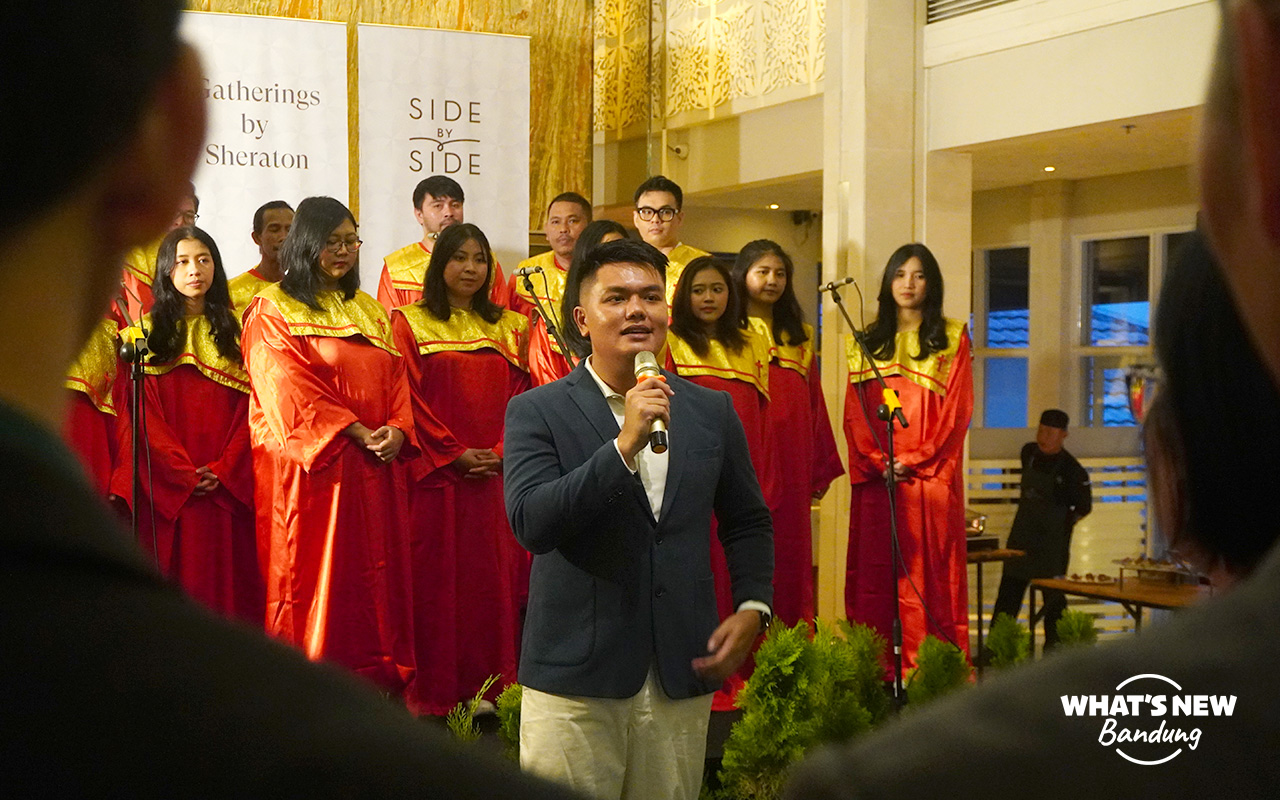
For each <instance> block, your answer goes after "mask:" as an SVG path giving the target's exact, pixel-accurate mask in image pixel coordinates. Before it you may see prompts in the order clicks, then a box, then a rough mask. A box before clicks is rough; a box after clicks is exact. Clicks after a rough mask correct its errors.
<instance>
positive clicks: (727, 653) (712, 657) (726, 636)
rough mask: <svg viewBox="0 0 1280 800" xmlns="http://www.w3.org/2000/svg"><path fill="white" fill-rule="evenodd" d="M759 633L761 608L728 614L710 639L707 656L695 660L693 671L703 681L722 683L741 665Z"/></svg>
mask: <svg viewBox="0 0 1280 800" xmlns="http://www.w3.org/2000/svg"><path fill="white" fill-rule="evenodd" d="M758 635H760V612H759V611H753V610H751V609H744V610H742V611H739V612H738V613H736V614H734V615H733V616H731V617H728V618H727V619H725V621H724V622H721V623H720V626H719V627H718V628H716V629H715V631H714V632H712V634H711V638H710V639H708V640H707V653H708V655H705V656H702V657H700V658H695V659H694V660H693V671H694V672H696V673H698V675H699V677H701V678H702V679H703V680H706V681H710V682H712V683H720V682H721V681H723V680H724V679H725V678H728V677H729V676H730V675H732V674H733V672H734V670H736V669H737V668H738V667H740V666H742V662H743V661H745V660H746V659H747V653H749V652H750V651H751V644H752V643H753V642H754V641H755V640H756V637H757V636H758Z"/></svg>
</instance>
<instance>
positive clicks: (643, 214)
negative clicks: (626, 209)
mask: <svg viewBox="0 0 1280 800" xmlns="http://www.w3.org/2000/svg"><path fill="white" fill-rule="evenodd" d="M636 213H637V214H639V215H640V219H642V220H644V221H645V222H651V221H652V220H653V218H654V217H657V218H658V219H659V220H661V221H662V222H670V221H671V220H673V219H675V218H676V214H679V213H680V209H678V208H672V207H671V206H663V207H662V208H651V207H649V206H640V207H639V208H637V209H636Z"/></svg>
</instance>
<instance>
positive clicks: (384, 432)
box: [365, 425, 404, 464]
mask: <svg viewBox="0 0 1280 800" xmlns="http://www.w3.org/2000/svg"><path fill="white" fill-rule="evenodd" d="M365 446H366V447H368V448H369V451H370V452H372V453H373V454H374V455H375V456H377V457H378V459H379V460H380V461H382V463H384V464H390V463H391V462H392V461H395V460H396V456H398V455H400V448H401V447H403V446H404V431H402V430H400V429H399V428H394V427H392V426H390V425H383V426H382V427H381V428H378V429H377V430H376V431H374V432H373V433H371V434H369V443H368V444H366V445H365Z"/></svg>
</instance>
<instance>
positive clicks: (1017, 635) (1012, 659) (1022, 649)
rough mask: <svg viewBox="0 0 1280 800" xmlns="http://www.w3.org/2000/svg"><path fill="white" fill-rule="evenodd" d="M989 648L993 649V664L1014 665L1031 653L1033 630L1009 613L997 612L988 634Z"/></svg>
mask: <svg viewBox="0 0 1280 800" xmlns="http://www.w3.org/2000/svg"><path fill="white" fill-rule="evenodd" d="M987 648H988V649H989V650H991V666H993V667H995V668H996V669H1004V668H1005V667H1012V666H1014V665H1015V664H1020V663H1022V662H1023V661H1026V660H1027V658H1028V657H1029V656H1030V655H1031V632H1030V631H1028V630H1027V629H1026V628H1025V627H1023V626H1022V624H1021V623H1019V622H1018V620H1016V619H1014V618H1013V617H1011V616H1009V615H1008V614H996V618H995V620H994V621H993V622H992V623H991V633H990V634H989V635H988V636H987Z"/></svg>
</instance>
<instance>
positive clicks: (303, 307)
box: [244, 197, 417, 693]
mask: <svg viewBox="0 0 1280 800" xmlns="http://www.w3.org/2000/svg"><path fill="white" fill-rule="evenodd" d="M359 251H360V238H359V236H358V235H357V233H356V223H355V219H354V218H353V217H352V216H351V212H350V211H348V210H347V208H346V206H344V205H343V204H342V203H340V202H338V201H337V200H334V199H333V198H331V197H308V198H307V199H306V200H303V201H302V202H301V203H300V204H299V205H298V210H297V213H296V215H295V216H294V220H293V228H292V229H291V230H290V231H289V236H288V238H287V239H285V242H284V245H283V247H281V250H280V260H281V264H282V266H283V267H284V270H285V275H284V279H283V280H282V281H281V282H280V283H278V284H275V285H272V286H268V287H267V288H265V289H263V290H262V292H261V293H259V294H258V296H257V297H255V298H254V299H253V301H252V302H251V303H250V304H249V309H248V311H247V312H246V313H245V323H244V353H245V362H246V364H247V366H248V369H249V378H250V381H251V383H252V384H253V394H252V396H251V401H250V407H249V425H250V431H251V434H252V440H253V462H254V465H253V467H254V475H255V478H256V483H257V510H258V537H259V542H260V549H261V552H262V553H263V558H264V562H265V568H266V574H267V613H266V620H267V630H268V632H270V633H271V634H273V635H275V636H278V637H279V638H281V639H284V640H285V641H287V642H290V643H292V644H294V645H295V646H297V647H299V648H301V649H302V650H303V651H304V652H305V653H306V655H307V657H308V658H311V659H316V660H318V659H325V660H328V661H333V662H336V663H338V664H341V665H343V666H345V667H347V668H349V669H351V670H353V671H355V672H356V673H358V674H361V675H363V676H365V677H366V678H369V679H370V680H372V681H374V682H376V683H377V684H379V685H380V686H382V687H383V688H384V689H386V690H387V691H390V692H393V693H400V692H402V691H403V690H404V689H405V687H406V686H407V685H408V683H409V681H410V680H412V678H413V673H414V657H413V621H412V608H411V599H410V575H409V541H408V538H407V536H406V533H405V529H406V527H407V525H408V521H409V508H408V495H407V491H406V489H407V486H406V470H405V469H404V468H403V466H402V465H401V464H399V463H398V461H397V460H398V459H399V460H401V461H403V460H407V459H408V458H411V457H413V456H415V455H416V454H417V446H416V444H415V439H414V437H413V412H412V408H411V404H410V399H409V384H408V382H407V381H406V380H405V363H404V359H403V358H401V356H400V353H399V351H397V350H396V348H395V345H394V344H392V339H391V324H390V321H389V320H388V319H387V313H386V311H384V310H383V308H382V306H381V305H380V304H379V303H378V301H376V300H374V299H373V298H372V297H370V296H369V295H367V294H365V293H364V292H362V291H360V278H359V271H358V261H359Z"/></svg>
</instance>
